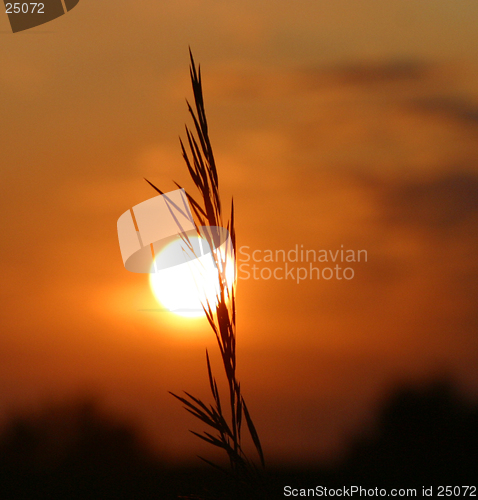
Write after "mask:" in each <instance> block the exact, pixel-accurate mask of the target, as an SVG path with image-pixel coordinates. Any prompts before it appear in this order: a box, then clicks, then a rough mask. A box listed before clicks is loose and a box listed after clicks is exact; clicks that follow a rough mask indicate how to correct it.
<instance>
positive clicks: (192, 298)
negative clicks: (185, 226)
mask: <svg viewBox="0 0 478 500" xmlns="http://www.w3.org/2000/svg"><path fill="white" fill-rule="evenodd" d="M189 240H190V242H191V243H192V244H193V246H194V247H197V245H198V244H199V248H202V249H203V252H202V253H203V255H199V256H198V257H197V258H195V259H192V260H189V262H184V263H182V264H177V265H175V266H172V267H167V268H165V269H160V270H159V271H157V272H153V271H154V269H152V272H151V273H150V275H149V276H150V278H149V282H150V285H151V289H152V291H153V294H154V296H155V298H156V300H157V301H158V302H159V303H160V304H161V305H162V306H163V307H164V308H166V309H167V310H168V311H171V312H173V313H175V314H177V315H179V316H183V317H187V318H197V317H201V316H204V315H205V313H204V309H203V304H205V305H206V304H207V302H209V304H210V306H211V308H212V309H213V310H214V308H215V306H216V304H217V301H218V295H219V293H220V287H219V273H218V270H217V268H216V264H215V260H214V257H213V255H212V253H211V251H210V249H209V245H208V243H207V241H206V240H205V239H204V238H201V237H199V236H192V237H190V238H189ZM224 250H225V245H222V246H221V247H220V248H219V249H218V250H215V252H220V253H219V254H217V255H224ZM178 252H187V253H189V254H190V250H189V249H188V247H187V245H186V243H185V242H184V241H183V240H182V239H181V238H178V239H177V240H176V241H173V242H172V243H170V244H169V245H167V246H166V247H165V248H164V250H163V251H162V252H160V253H159V254H158V255H157V256H156V258H155V261H156V262H158V263H159V262H160V261H161V260H163V259H167V258H168V255H171V253H174V254H176V255H177V253H178ZM231 253H232V252H229V255H228V256H227V258H226V259H225V261H226V282H227V285H228V286H232V284H233V283H234V277H235V268H234V257H233V255H231ZM154 266H155V264H154V263H153V267H154ZM158 267H161V266H158Z"/></svg>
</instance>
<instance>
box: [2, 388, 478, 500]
mask: <svg viewBox="0 0 478 500" xmlns="http://www.w3.org/2000/svg"><path fill="white" fill-rule="evenodd" d="M477 472H478V406H476V405H473V404H471V403H469V402H466V401H464V400H463V399H461V398H459V397H458V396H457V395H456V393H455V392H454V390H453V389H452V386H451V385H449V384H447V383H445V382H440V383H436V384H434V385H432V386H429V387H427V388H426V389H423V390H417V389H413V388H408V389H401V390H399V391H397V392H395V393H394V394H393V395H392V396H391V397H390V398H389V399H388V400H387V401H386V402H385V403H384V405H383V407H382V410H381V412H380V416H379V419H378V426H377V428H376V430H375V432H374V433H373V434H372V435H371V436H368V437H367V438H365V437H361V438H358V439H356V440H355V442H354V443H352V445H351V451H350V453H349V456H348V458H347V459H346V460H344V461H343V463H342V464H341V465H340V466H336V467H335V468H333V469H325V468H321V469H319V468H317V467H310V468H309V469H304V468H301V469H292V468H287V469H273V470H269V471H268V474H267V477H266V478H265V479H264V482H265V483H264V484H265V487H264V489H263V490H261V491H260V492H256V493H254V492H253V491H249V492H248V493H245V494H244V493H243V494H242V495H239V494H235V491H237V489H236V488H235V485H234V484H232V483H230V482H229V480H228V479H227V477H225V476H224V475H222V474H221V473H220V472H219V471H216V470H214V469H212V468H201V467H198V468H191V469H187V468H171V467H168V465H167V463H166V462H165V461H163V460H161V458H160V457H159V458H158V457H157V456H155V455H153V454H152V453H151V452H150V451H149V450H148V449H147V448H146V447H145V445H144V444H143V443H142V442H141V441H140V439H139V438H138V437H137V434H136V433H135V431H134V429H133V428H132V427H129V426H128V425H125V424H120V423H118V422H115V421H113V420H111V419H106V418H105V417H104V416H102V415H101V413H100V412H99V411H98V410H97V407H96V406H95V405H94V404H92V403H89V402H86V403H85V402H83V403H78V404H76V405H74V406H71V405H69V406H68V405H64V406H60V407H57V408H53V409H50V410H48V411H45V412H44V413H42V414H41V415H39V416H38V415H37V416H36V417H32V416H29V417H27V416H24V417H17V418H13V419H11V420H10V421H9V422H8V423H7V425H6V426H5V427H4V429H3V431H2V434H1V435H0V499H2V500H3V499H5V500H8V499H32V500H37V499H38V500H42V499H60V498H61V499H62V500H66V499H71V500H75V499H98V500H102V499H110V498H111V499H113V498H114V499H140V500H146V499H174V498H189V499H191V500H192V499H194V498H198V499H199V498H208V499H209V498H211V499H213V498H216V499H227V500H232V499H234V498H244V499H247V500H250V499H252V498H261V499H263V498H284V496H283V487H284V486H285V485H287V484H289V485H292V486H293V487H295V488H313V487H315V486H317V485H324V486H328V487H340V486H350V485H362V486H367V485H369V486H373V487H375V486H379V487H399V488H402V487H411V486H418V487H420V488H421V486H429V485H434V486H436V485H470V484H473V481H475V483H476V478H477ZM195 495H196V496H195Z"/></svg>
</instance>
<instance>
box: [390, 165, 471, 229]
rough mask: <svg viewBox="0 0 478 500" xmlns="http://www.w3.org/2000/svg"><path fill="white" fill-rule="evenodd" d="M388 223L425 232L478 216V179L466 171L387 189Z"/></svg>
mask: <svg viewBox="0 0 478 500" xmlns="http://www.w3.org/2000/svg"><path fill="white" fill-rule="evenodd" d="M383 203H384V213H385V220H386V222H387V223H392V224H407V225H412V226H418V227H420V228H423V229H431V230H445V231H446V230H449V229H451V228H453V227H455V226H457V225H460V224H461V223H464V222H466V221H468V220H471V219H472V218H473V217H475V216H476V215H477V213H478V176H477V175H476V174H472V173H467V172H463V171H461V172H460V171H458V172H450V173H448V174H446V175H442V176H440V177H434V178H432V179H427V180H419V181H402V182H400V183H398V184H396V185H394V186H388V187H386V188H385V195H384V199H383Z"/></svg>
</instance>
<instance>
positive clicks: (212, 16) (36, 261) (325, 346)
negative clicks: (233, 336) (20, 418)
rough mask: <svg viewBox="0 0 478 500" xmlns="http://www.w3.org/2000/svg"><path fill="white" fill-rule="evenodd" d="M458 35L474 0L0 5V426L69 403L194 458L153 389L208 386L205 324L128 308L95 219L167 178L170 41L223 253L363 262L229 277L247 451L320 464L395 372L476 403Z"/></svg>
mask: <svg viewBox="0 0 478 500" xmlns="http://www.w3.org/2000/svg"><path fill="white" fill-rule="evenodd" d="M477 26H478V3H477V2H476V1H475V0H460V1H452V0H419V1H418V0H417V1H403V0H364V1H362V2H356V1H355V0H349V1H345V0H334V1H319V0H296V1H295V2H286V1H284V0H275V1H274V2H272V1H269V0H264V1H257V0H256V1H254V2H252V1H249V0H241V1H237V0H230V1H227V2H219V1H217V0H216V1H214V0H203V1H201V2H200V1H197V0H176V1H169V0H165V1H157V0H136V1H133V0H129V1H128V0H122V1H112V0H102V1H101V2H100V1H97V0H81V1H80V3H79V4H78V6H77V7H75V9H73V10H72V11H71V12H70V13H68V14H67V15H65V16H62V17H60V18H58V19H56V20H54V21H52V22H51V23H48V24H45V25H43V26H40V27H37V28H34V29H32V30H29V31H25V32H22V33H16V34H12V33H11V30H10V26H9V22H8V18H7V16H6V14H5V13H4V11H3V9H2V13H1V14H0V39H1V45H0V68H1V71H0V110H1V118H0V145H1V155H2V162H1V168H0V179H1V186H2V195H1V197H0V205H1V212H2V216H1V218H0V224H1V227H0V230H1V247H0V254H1V259H0V276H1V284H2V286H1V288H0V293H1V302H0V304H1V305H0V318H1V326H2V330H1V334H0V389H1V396H0V420H3V421H4V420H5V419H6V418H7V417H8V416H9V415H11V414H12V413H16V412H23V411H36V410H38V409H40V408H42V407H44V406H45V405H47V404H50V403H54V402H57V401H64V400H66V401H72V400H74V399H75V398H78V397H82V396H84V395H90V394H92V395H95V396H97V398H98V401H99V403H100V405H101V407H102V408H104V409H105V411H107V412H111V413H113V414H114V415H118V416H119V417H120V418H124V419H126V420H131V421H133V422H135V423H137V424H138V426H139V427H140V429H142V432H143V435H144V436H145V439H147V440H148V441H150V442H151V443H152V445H153V446H154V447H155V448H156V449H157V450H158V451H160V452H161V453H163V455H164V456H166V457H167V458H168V459H170V460H191V461H194V460H195V455H196V454H197V453H198V452H200V451H201V452H202V454H205V453H206V454H207V451H206V452H205V451H204V449H205V446H203V444H201V443H200V442H198V441H199V440H197V439H196V438H195V437H194V436H192V435H191V434H190V433H188V432H187V430H188V429H190V428H192V429H195V430H202V429H201V427H200V425H199V424H198V423H196V422H194V420H193V419H192V417H190V416H189V415H188V414H187V413H186V412H185V411H184V410H183V409H182V408H181V405H180V404H177V402H176V401H174V400H173V398H172V397H171V396H170V395H169V394H168V391H174V392H180V391H182V390H187V391H188V392H192V393H194V394H196V393H197V394H198V395H201V396H204V397H205V398H208V397H209V394H208V383H207V372H206V366H205V348H206V347H207V348H208V349H209V350H210V352H214V353H215V355H216V356H214V357H213V364H214V367H215V369H216V371H217V374H218V376H219V374H220V373H221V372H220V369H221V366H220V360H219V357H218V356H217V352H216V350H217V348H216V347H215V345H214V338H213V334H212V333H211V331H210V329H209V328H208V325H207V321H206V320H205V319H199V320H198V319H196V320H191V319H181V318H179V317H178V316H176V315H174V314H172V313H167V312H154V311H151V309H154V308H158V304H157V302H156V301H155V299H154V297H153V295H152V293H151V289H150V286H149V283H148V279H149V276H148V275H146V274H133V273H130V272H128V271H126V270H125V269H124V267H123V262H122V259H121V254H120V250H119V245H118V238H117V229H116V221H117V219H118V217H119V216H120V215H121V214H122V213H123V212H124V211H125V210H128V209H129V208H131V207H132V206H134V205H136V204H138V203H140V202H142V201H144V200H146V199H148V198H150V197H152V196H154V195H155V192H154V191H153V190H152V189H151V187H150V186H149V185H148V184H147V183H146V182H145V181H144V180H143V177H146V178H148V179H149V180H151V181H152V182H154V183H155V184H156V185H158V186H159V187H161V189H163V190H164V191H169V190H173V189H175V185H174V183H173V180H175V181H177V182H179V183H180V184H182V185H184V187H185V188H186V189H191V192H192V186H191V183H190V181H189V179H188V173H187V169H186V167H185V164H184V162H183V159H182V157H181V150H180V147H179V141H178V136H179V135H181V136H182V137H184V135H185V134H184V124H185V123H187V124H188V125H191V122H190V120H189V117H188V114H187V107H186V103H185V98H187V99H189V100H190V101H192V91H191V89H190V82H189V68H188V65H189V55H188V46H190V47H191V48H192V50H193V53H194V56H195V59H196V61H197V62H199V63H201V68H202V75H203V88H204V94H205V102H206V111H207V114H208V120H209V125H210V136H211V141H212V145H213V148H214V149H215V154H216V160H217V165H218V170H219V182H220V187H221V190H222V197H223V203H225V204H226V206H229V202H230V198H231V196H232V195H233V196H234V201H235V206H236V219H237V220H236V225H237V238H238V247H248V249H245V248H244V249H243V250H244V251H247V252H249V254H251V253H252V252H253V251H254V250H261V251H264V250H267V249H268V250H272V251H273V252H275V251H276V250H284V251H285V252H288V251H289V250H292V249H294V248H296V245H297V246H298V248H299V249H300V248H301V245H303V247H302V248H303V249H305V250H307V249H309V250H310V249H314V250H316V251H319V250H322V249H324V250H327V251H329V250H330V251H332V252H333V253H334V254H335V252H336V251H337V250H339V249H341V248H344V249H353V250H366V252H367V262H363V261H362V262H360V263H353V265H352V267H353V269H354V277H353V279H351V280H337V279H331V280H323V279H320V280H317V279H312V280H311V279H307V280H304V281H302V282H300V283H297V281H296V280H292V279H288V280H285V279H284V280H274V279H269V280H264V279H257V280H254V279H252V278H251V279H249V280H246V279H241V280H240V281H239V284H238V306H237V308H238V311H237V314H238V371H239V378H240V380H241V384H242V386H241V387H242V390H243V393H244V396H245V398H246V400H247V401H248V404H249V407H250V410H251V412H252V414H253V416H254V420H255V423H256V425H257V428H258V431H259V433H260V435H261V438H262V441H263V447H264V450H265V453H266V458H269V459H270V460H271V461H277V462H283V461H293V462H312V461H316V460H321V459H324V458H328V457H332V456H335V454H336V453H337V452H338V451H340V450H341V449H342V447H343V445H344V443H346V442H347V440H348V438H349V437H350V436H352V435H355V434H357V433H360V432H364V429H367V428H368V426H370V425H372V424H373V419H374V415H375V411H376V409H377V407H378V406H379V405H380V403H381V401H383V398H384V397H385V396H387V394H389V393H390V391H392V390H393V389H394V388H395V387H396V386H397V385H398V384H402V383H413V384H423V383H425V382H426V381H428V380H432V379H433V378H434V377H437V376H440V375H442V374H446V375H447V376H449V377H450V378H452V379H453V380H454V381H455V382H456V385H457V387H458V388H459V390H460V391H462V392H463V394H464V395H465V397H467V398H471V399H474V400H476V399H477V398H478V334H477V326H478V309H477V307H476V305H477V299H478V260H477V250H478V231H477V223H478V30H477ZM341 245H343V247H342V246H341ZM256 255H257V254H256ZM250 263H252V262H250ZM239 264H241V261H239ZM319 264H320V265H321V263H316V265H319ZM257 265H258V266H259V268H261V267H272V266H275V265H283V263H282V264H281V263H266V262H259V263H257ZM295 265H296V266H299V265H300V263H296V264H295ZM334 265H335V264H334ZM307 267H308V264H307ZM148 310H149V311H148ZM206 449H207V446H206Z"/></svg>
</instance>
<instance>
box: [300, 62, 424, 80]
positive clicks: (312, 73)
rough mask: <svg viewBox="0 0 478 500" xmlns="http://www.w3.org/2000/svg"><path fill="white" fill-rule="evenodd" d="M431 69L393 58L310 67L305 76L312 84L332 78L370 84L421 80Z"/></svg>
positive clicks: (417, 63) (421, 64) (418, 63)
mask: <svg viewBox="0 0 478 500" xmlns="http://www.w3.org/2000/svg"><path fill="white" fill-rule="evenodd" d="M429 70H430V67H429V65H428V64H425V63H422V62H420V61H411V60H409V61H407V60H395V61H393V60H392V61H383V62H378V63H365V62H364V63H356V64H347V65H334V66H332V67H329V68H314V69H308V70H305V71H304V76H305V77H306V78H307V79H308V81H309V83H310V84H312V85H313V84H321V83H324V82H329V81H330V80H333V82H334V83H336V84H340V85H370V84H386V83H395V82H403V81H416V80H421V79H423V78H425V77H426V76H427V75H428V73H429Z"/></svg>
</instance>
